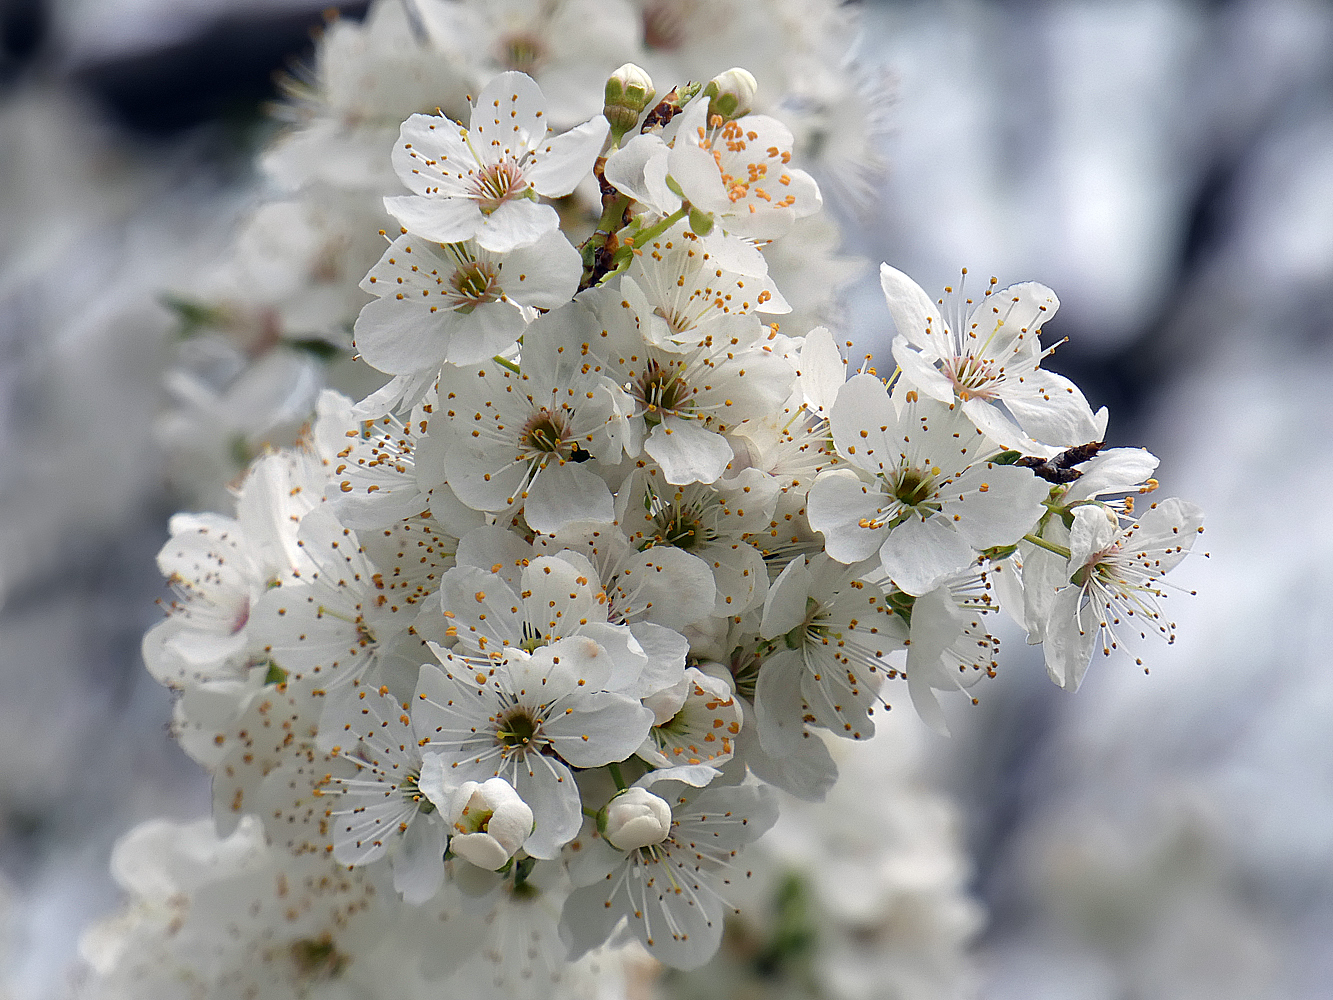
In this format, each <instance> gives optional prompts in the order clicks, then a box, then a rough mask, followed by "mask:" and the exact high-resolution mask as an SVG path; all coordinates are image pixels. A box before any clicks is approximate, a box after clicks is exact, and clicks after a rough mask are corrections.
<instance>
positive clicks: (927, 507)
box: [893, 469, 940, 517]
mask: <svg viewBox="0 0 1333 1000" xmlns="http://www.w3.org/2000/svg"><path fill="white" fill-rule="evenodd" d="M934 495H935V477H934V476H931V475H927V474H925V473H922V472H919V471H917V470H916V469H900V470H899V471H898V476H897V479H896V481H895V482H894V484H893V496H894V498H895V499H896V500H897V501H898V502H899V503H901V504H902V505H903V506H905V507H911V508H913V509H914V510H916V511H917V512H918V513H920V514H921V515H922V516H923V517H924V516H925V515H926V513H927V512H929V513H932V514H933V513H935V512H937V511H938V510H940V505H939V504H938V503H933V502H931V498H932V497H933V496H934Z"/></svg>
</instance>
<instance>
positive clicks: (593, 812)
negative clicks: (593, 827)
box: [583, 806, 597, 820]
mask: <svg viewBox="0 0 1333 1000" xmlns="http://www.w3.org/2000/svg"><path fill="white" fill-rule="evenodd" d="M583 815H585V816H587V817H588V818H589V819H592V820H595V819H596V818H597V810H596V809H589V808H588V807H587V806H584V807H583Z"/></svg>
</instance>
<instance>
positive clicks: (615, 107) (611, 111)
mask: <svg viewBox="0 0 1333 1000" xmlns="http://www.w3.org/2000/svg"><path fill="white" fill-rule="evenodd" d="M656 96H657V91H656V90H654V89H653V80H652V77H650V76H649V75H648V73H647V72H646V71H645V70H644V69H642V68H641V67H639V66H635V65H634V63H625V65H624V66H621V67H620V69H618V70H616V71H615V72H614V73H612V74H611V76H610V77H609V78H608V79H607V81H606V105H605V107H604V108H603V109H602V114H603V115H604V116H606V120H607V121H609V122H610V123H611V134H612V136H613V137H614V138H615V141H617V142H619V141H620V139H621V137H622V136H624V134H625V133H626V132H628V131H629V130H630V129H632V128H633V127H634V126H635V125H636V124H637V123H638V121H639V115H641V114H642V113H643V109H644V108H647V107H649V106H651V105H652V103H653V98H655V97H656Z"/></svg>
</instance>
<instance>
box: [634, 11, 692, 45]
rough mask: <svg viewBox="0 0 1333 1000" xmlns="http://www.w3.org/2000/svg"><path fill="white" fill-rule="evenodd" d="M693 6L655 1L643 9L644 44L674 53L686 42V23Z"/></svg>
mask: <svg viewBox="0 0 1333 1000" xmlns="http://www.w3.org/2000/svg"><path fill="white" fill-rule="evenodd" d="M691 6H692V5H689V4H684V3H681V2H680V0H654V2H652V3H649V4H647V5H646V6H645V7H644V9H643V44H644V45H645V46H647V47H648V48H650V49H659V50H666V51H673V50H675V49H678V48H680V47H681V44H682V43H683V42H684V41H685V23H686V21H687V20H688V18H689V15H690V13H691V11H690V7H691Z"/></svg>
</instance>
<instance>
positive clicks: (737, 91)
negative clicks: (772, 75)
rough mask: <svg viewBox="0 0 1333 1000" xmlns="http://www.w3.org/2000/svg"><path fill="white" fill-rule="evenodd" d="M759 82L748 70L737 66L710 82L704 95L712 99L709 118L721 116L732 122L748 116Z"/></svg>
mask: <svg viewBox="0 0 1333 1000" xmlns="http://www.w3.org/2000/svg"><path fill="white" fill-rule="evenodd" d="M758 90H759V81H758V80H756V79H755V78H754V74H752V73H751V72H750V71H749V70H747V69H741V68H740V67H739V66H735V67H733V68H731V69H729V70H727V71H726V72H725V73H719V74H718V75H717V76H715V77H713V79H711V80H709V81H708V86H706V87H705V88H704V94H705V95H706V96H707V97H708V98H709V99H710V100H709V103H708V116H709V117H710V118H711V117H712V116H713V115H721V116H722V117H723V118H725V119H727V120H728V121H730V120H731V119H733V118H739V117H741V115H748V114H749V113H750V109H751V108H752V107H753V106H754V95H755V94H756V93H757V92H758Z"/></svg>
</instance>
